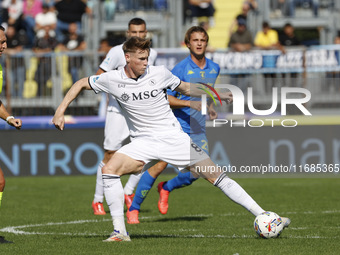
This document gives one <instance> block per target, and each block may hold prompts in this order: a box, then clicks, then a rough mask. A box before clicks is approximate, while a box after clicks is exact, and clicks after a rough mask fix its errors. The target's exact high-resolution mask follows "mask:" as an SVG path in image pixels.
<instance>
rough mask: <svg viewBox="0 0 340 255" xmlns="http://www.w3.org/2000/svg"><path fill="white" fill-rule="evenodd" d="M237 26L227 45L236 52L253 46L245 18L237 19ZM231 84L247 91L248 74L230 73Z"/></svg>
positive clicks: (247, 49)
mask: <svg viewBox="0 0 340 255" xmlns="http://www.w3.org/2000/svg"><path fill="white" fill-rule="evenodd" d="M237 22H238V27H237V30H236V32H234V33H233V34H232V35H231V37H230V40H229V43H228V47H229V48H230V49H231V50H232V51H236V52H246V51H249V50H250V49H251V48H252V47H253V45H254V44H253V37H252V35H251V33H250V31H249V30H248V29H247V24H246V23H247V22H246V20H245V19H242V18H239V19H238V21H237ZM230 77H231V80H230V83H231V84H235V85H237V86H238V87H239V88H240V89H241V90H242V91H243V92H246V91H247V87H248V86H249V84H250V80H249V75H248V74H232V75H230Z"/></svg>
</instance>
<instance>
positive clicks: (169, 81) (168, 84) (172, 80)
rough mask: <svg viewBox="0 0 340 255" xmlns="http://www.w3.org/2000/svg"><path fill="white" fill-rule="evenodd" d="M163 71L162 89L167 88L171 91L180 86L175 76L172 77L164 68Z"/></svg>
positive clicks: (179, 81)
mask: <svg viewBox="0 0 340 255" xmlns="http://www.w3.org/2000/svg"><path fill="white" fill-rule="evenodd" d="M163 70H164V87H165V88H169V89H171V90H172V91H173V90H175V89H176V88H177V87H178V86H179V85H180V84H181V80H180V79H179V78H178V77H177V76H175V75H173V74H172V73H171V72H170V71H169V70H168V69H167V68H165V67H164V66H163Z"/></svg>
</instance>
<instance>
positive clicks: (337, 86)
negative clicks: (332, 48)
mask: <svg viewBox="0 0 340 255" xmlns="http://www.w3.org/2000/svg"><path fill="white" fill-rule="evenodd" d="M333 43H334V44H340V31H338V32H337V35H336V36H335V38H334V42H333ZM326 78H327V81H326V82H325V84H326V86H325V89H326V90H328V91H331V90H335V91H336V92H337V93H338V92H339V91H340V72H337V71H333V72H328V73H326Z"/></svg>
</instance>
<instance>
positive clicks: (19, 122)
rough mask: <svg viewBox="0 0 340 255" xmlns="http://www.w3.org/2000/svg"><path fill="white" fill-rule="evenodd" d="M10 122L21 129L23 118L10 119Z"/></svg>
mask: <svg viewBox="0 0 340 255" xmlns="http://www.w3.org/2000/svg"><path fill="white" fill-rule="evenodd" d="M8 124H9V125H11V126H13V127H15V128H16V129H20V128H21V125H22V121H21V119H9V120H8Z"/></svg>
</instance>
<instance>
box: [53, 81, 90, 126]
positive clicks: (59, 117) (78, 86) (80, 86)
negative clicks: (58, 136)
mask: <svg viewBox="0 0 340 255" xmlns="http://www.w3.org/2000/svg"><path fill="white" fill-rule="evenodd" d="M91 89H92V88H91V86H90V84H89V78H88V77H86V78H83V79H80V80H79V81H77V82H76V83H75V84H73V85H72V87H71V88H70V89H69V91H68V92H67V93H66V95H65V97H64V99H63V101H62V102H61V104H60V105H59V106H58V108H57V110H56V112H55V114H54V116H53V119H52V123H53V124H54V126H55V127H56V128H57V129H59V130H63V129H64V125H65V117H64V114H65V111H66V109H67V107H68V106H69V105H70V103H71V102H72V101H73V100H74V99H75V98H77V97H78V95H79V94H80V92H82V91H83V90H91Z"/></svg>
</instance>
